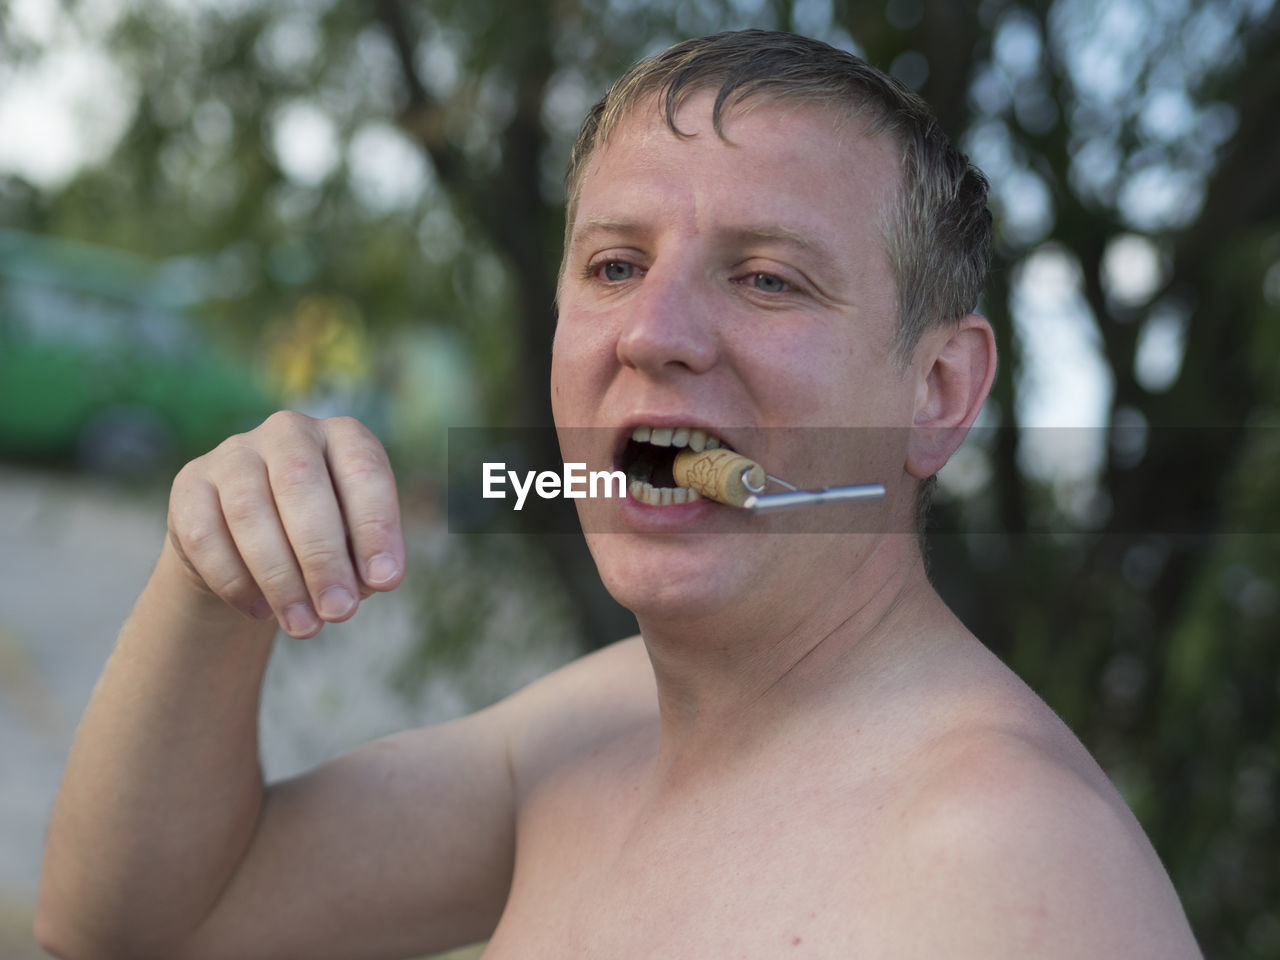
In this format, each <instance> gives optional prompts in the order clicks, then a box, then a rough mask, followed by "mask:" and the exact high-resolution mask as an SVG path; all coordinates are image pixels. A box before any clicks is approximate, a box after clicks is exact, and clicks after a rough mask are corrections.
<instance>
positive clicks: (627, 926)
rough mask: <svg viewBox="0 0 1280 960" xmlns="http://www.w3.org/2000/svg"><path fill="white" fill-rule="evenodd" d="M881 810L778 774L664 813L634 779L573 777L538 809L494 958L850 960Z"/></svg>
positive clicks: (858, 797) (874, 794)
mask: <svg viewBox="0 0 1280 960" xmlns="http://www.w3.org/2000/svg"><path fill="white" fill-rule="evenodd" d="M881 797H882V795H881V792H880V791H879V790H878V789H877V788H876V787H874V786H865V787H863V788H861V789H853V790H850V789H848V787H847V784H837V782H836V781H835V780H834V779H828V780H824V779H823V778H822V777H820V776H816V775H815V776H812V777H810V778H808V779H802V780H799V781H797V780H796V779H795V778H794V776H791V775H789V774H788V775H785V776H784V775H781V774H780V773H779V772H777V771H775V772H774V774H773V775H769V776H760V777H755V778H750V779H748V780H745V781H741V782H739V783H738V786H737V788H736V789H733V790H721V791H705V792H696V791H695V792H692V793H690V794H689V795H688V796H682V797H679V798H678V799H677V800H674V801H673V800H670V799H668V800H665V801H664V802H660V803H656V804H654V803H651V802H649V801H647V800H646V798H645V796H644V791H643V788H642V787H641V786H640V785H639V783H638V782H636V781H635V780H634V779H632V778H628V777H626V776H617V777H613V776H608V775H606V776H591V775H578V776H575V777H571V778H569V779H568V780H567V781H565V782H563V783H561V784H558V785H557V786H556V787H555V788H554V789H551V790H548V791H546V793H545V794H544V795H542V796H535V797H532V798H531V799H530V802H529V803H528V805H527V806H526V809H525V811H524V816H523V818H522V824H521V837H520V845H519V852H518V854H517V864H516V875H515V882H514V885H513V889H512V892H511V896H510V899H509V901H508V905H507V909H506V912H505V913H504V915H503V919H502V922H501V923H500V925H499V927H498V930H497V932H496V933H495V935H494V937H493V939H492V940H491V942H490V946H489V950H488V952H486V954H485V958H486V960H503V958H507V957H522V958H530V957H533V958H537V957H542V956H547V957H552V956H554V957H557V958H562V957H565V956H572V957H583V958H592V957H600V958H609V960H626V958H630V957H637V958H639V957H644V958H652V957H656V956H661V957H664V958H672V960H678V958H686V957H687V958H690V960H693V958H700V960H701V958H706V957H735V958H736V957H742V958H755V957H760V958H765V957H768V958H776V957H779V956H795V957H797V958H799V957H847V956H849V955H850V951H851V950H854V949H856V948H857V947H858V945H859V944H860V943H864V942H865V937H864V931H862V929H861V926H862V920H861V919H860V918H861V917H864V916H867V915H868V911H870V909H871V907H872V905H873V903H874V900H875V896H876V891H875V886H874V882H873V880H872V878H873V876H874V873H875V871H874V868H873V866H872V865H873V864H874V862H875V861H876V860H877V859H878V858H879V857H880V856H881V855H882V851H881V850H880V849H879V844H878V843H877V840H876V838H877V837H878V836H880V835H882V833H883V831H881V830H880V829H878V826H877V821H878V820H879V819H880V818H882V817H883V815H884V811H883V803H882V799H881ZM859 903H865V904H866V905H867V908H868V910H861V909H860V908H859V907H858V904H859Z"/></svg>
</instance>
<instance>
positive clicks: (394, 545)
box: [168, 411, 405, 637]
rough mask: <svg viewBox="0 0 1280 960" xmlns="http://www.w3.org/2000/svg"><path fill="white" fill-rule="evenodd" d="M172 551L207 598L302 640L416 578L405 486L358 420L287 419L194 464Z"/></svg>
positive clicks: (177, 487)
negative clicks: (405, 520)
mask: <svg viewBox="0 0 1280 960" xmlns="http://www.w3.org/2000/svg"><path fill="white" fill-rule="evenodd" d="M168 546H169V547H171V548H172V550H173V551H174V552H175V553H176V555H177V557H178V558H179V559H180V560H181V561H182V563H183V564H184V566H185V567H186V570H187V571H188V572H189V574H190V577H191V582H192V584H193V585H194V586H195V587H196V588H197V589H198V590H202V591H207V592H208V593H211V594H213V595H215V596H217V597H219V598H221V599H222V600H224V601H225V602H226V603H227V604H228V605H229V606H230V607H231V608H232V609H234V610H236V611H239V612H240V613H241V614H243V615H245V616H249V617H253V618H256V619H259V620H269V619H271V618H272V617H275V618H276V619H277V620H278V621H279V623H280V625H281V627H282V628H283V629H284V630H285V632H286V633H288V634H289V635H290V636H293V637H310V636H314V635H315V634H317V633H318V632H319V631H320V629H321V627H322V626H323V625H324V623H325V622H326V621H328V622H338V621H342V620H346V619H348V618H349V617H351V615H352V614H354V613H355V611H356V608H357V607H358V606H359V603H360V600H362V599H363V598H365V597H367V596H369V595H370V594H371V593H374V592H379V591H387V590H391V589H394V588H395V587H396V586H397V585H398V584H399V583H400V580H401V578H402V576H403V574H404V561H405V557H404V539H403V535H402V533H401V529H400V509H399V502H398V500H397V498H396V486H395V478H394V476H393V475H392V472H391V467H390V464H389V463H388V461H387V455H386V452H385V451H384V450H383V448H382V444H381V443H380V442H379V441H378V439H377V438H376V437H375V436H374V435H373V434H372V433H371V432H370V431H369V430H368V429H367V428H366V427H365V426H364V425H363V424H361V423H360V422H359V421H357V420H354V419H352V418H350V417H336V418H332V419H326V420H317V419H314V418H312V417H308V416H306V415H304V414H301V413H296V412H293V411H282V412H280V413H276V414H273V415H272V416H270V417H269V418H267V420H266V421H264V422H263V423H262V424H261V425H260V426H258V427H257V428H256V429H254V430H251V431H249V432H248V433H243V434H237V435H236V436H233V437H230V438H228V439H227V440H225V441H223V442H222V443H221V444H219V445H218V446H217V447H216V448H215V449H214V450H212V451H210V452H209V453H207V454H205V455H204V456H202V457H198V458H197V459H195V460H192V461H191V462H190V463H188V464H187V465H186V466H185V467H183V469H182V470H181V471H180V472H179V473H178V476H177V477H176V478H175V480H174V482H173V489H172V491H171V494H170V498H169V536H168Z"/></svg>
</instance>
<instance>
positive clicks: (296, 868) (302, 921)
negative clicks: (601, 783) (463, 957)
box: [184, 708, 515, 960]
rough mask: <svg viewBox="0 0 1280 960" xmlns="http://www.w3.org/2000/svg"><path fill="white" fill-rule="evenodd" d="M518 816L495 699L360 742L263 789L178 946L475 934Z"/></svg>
mask: <svg viewBox="0 0 1280 960" xmlns="http://www.w3.org/2000/svg"><path fill="white" fill-rule="evenodd" d="M514 823H515V818H514V810H513V802H512V791H511V778H510V775H509V766H508V762H507V756H506V730H505V728H504V724H503V722H502V711H501V710H500V709H499V708H491V710H489V711H482V712H481V713H478V714H475V715H473V716H470V717H466V718H464V719H461V720H457V721H453V722H451V723H447V724H442V725H440V726H436V727H429V728H423V729H420V730H413V731H408V732H405V733H402V734H398V735H396V736H393V737H389V738H387V739H385V740H380V741H377V742H375V743H372V744H369V745H367V746H364V747H361V748H360V749H357V750H355V751H353V752H352V753H350V754H347V755H345V756H343V757H340V758H338V759H336V760H334V761H331V762H329V763H327V764H324V765H323V766H321V767H318V768H316V769H315V770H313V771H311V772H309V773H306V774H304V775H302V776H300V777H297V778H295V779H292V780H288V781H284V782H282V783H279V784H275V785H273V786H271V787H270V788H269V789H268V790H267V793H266V798H265V801H264V805H263V808H262V812H261V816H260V818H259V822H258V827H257V830H256V832H255V834H254V838H253V842H252V843H251V844H250V846H249V850H248V852H247V854H246V856H245V859H244V860H243V862H242V863H241V864H240V866H239V867H238V869H237V870H236V873H235V874H234V875H233V877H232V879H231V881H230V882H229V884H228V886H227V889H226V890H225V891H224V892H223V894H222V896H221V898H220V899H219V901H218V903H217V905H216V906H215V908H214V910H213V912H212V913H211V915H210V916H209V918H208V919H207V920H206V922H205V923H204V924H203V926H202V927H201V928H200V930H199V931H197V934H196V937H195V940H194V942H193V944H192V945H191V948H190V950H189V951H186V952H184V956H191V957H194V958H204V957H209V958H214V957H227V958H230V957H234V958H237V960H253V958H259V957H261V958H284V957H299V956H305V957H308V958H309V960H323V958H325V957H351V956H361V957H381V956H388V957H396V956H410V955H416V954H421V953H427V952H433V951H436V950H439V949H445V948H447V947H450V946H456V945H459V944H462V943H469V942H473V941H475V940H479V939H483V938H484V937H485V936H487V935H488V933H489V932H490V931H491V930H492V928H493V925H494V923H495V922H496V920H497V918H498V916H499V914H500V913H501V910H502V906H503V903H504V900H505V897H506V891H507V886H508V883H509V880H510V875H511V861H512V857H513V851H514V830H515V827H514Z"/></svg>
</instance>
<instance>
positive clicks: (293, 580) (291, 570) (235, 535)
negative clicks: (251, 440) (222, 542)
mask: <svg viewBox="0 0 1280 960" xmlns="http://www.w3.org/2000/svg"><path fill="white" fill-rule="evenodd" d="M213 482H214V486H215V487H216V488H217V492H218V501H219V506H220V509H221V512H222V516H223V518H224V521H225V523H226V525H227V529H228V531H229V532H230V534H231V539H232V541H233V542H234V544H235V548H236V550H237V552H238V553H239V555H240V557H241V559H242V561H243V562H244V565H245V566H246V567H247V568H248V570H249V573H250V575H251V576H252V577H253V580H254V582H255V583H256V584H257V586H258V589H259V590H261V591H262V594H263V596H264V597H266V600H267V602H268V603H269V604H270V605H271V609H272V610H273V611H274V612H275V615H276V619H278V620H279V621H280V625H281V627H283V628H284V630H285V632H286V633H288V634H289V635H290V636H292V637H299V638H302V637H312V636H315V635H316V634H317V633H319V631H320V627H321V626H322V622H321V620H320V618H319V617H318V616H317V615H316V611H315V607H314V606H313V604H312V600H311V596H310V594H309V593H308V590H307V585H306V582H305V580H304V578H303V575H302V571H301V569H300V568H299V566H298V561H297V559H296V557H295V556H294V552H293V548H292V546H291V545H290V543H289V539H288V537H287V536H286V534H285V529H284V525H283V523H282V522H281V519H280V516H279V514H278V512H277V508H276V503H275V498H274V497H273V495H272V490H271V484H270V479H269V476H268V470H267V466H266V464H265V463H263V461H262V458H261V457H260V456H258V454H257V453H256V451H254V450H252V449H251V448H249V447H244V448H242V449H240V450H235V451H230V452H228V453H227V454H226V455H224V457H223V459H222V460H221V461H220V465H219V467H218V470H217V472H216V474H215V475H214V477H213Z"/></svg>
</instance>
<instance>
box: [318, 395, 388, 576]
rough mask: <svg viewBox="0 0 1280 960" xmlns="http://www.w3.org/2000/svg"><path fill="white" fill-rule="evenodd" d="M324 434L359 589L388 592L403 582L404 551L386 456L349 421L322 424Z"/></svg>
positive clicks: (367, 434)
mask: <svg viewBox="0 0 1280 960" xmlns="http://www.w3.org/2000/svg"><path fill="white" fill-rule="evenodd" d="M326 429H327V432H328V440H327V442H326V446H325V449H326V459H327V460H328V463H329V475H330V477H331V478H332V480H333V485H334V489H335V491H336V493H337V496H338V502H339V505H340V507H341V510H342V514H343V517H344V518H345V520H346V528H347V535H348V537H349V538H350V552H351V556H352V558H353V559H354V561H355V564H356V567H357V570H358V572H359V575H360V579H361V581H362V584H363V586H364V587H365V588H367V589H368V590H375V591H384V590H393V589H395V587H396V586H397V585H398V584H399V583H400V581H401V579H402V578H403V577H404V567H405V551H404V534H403V531H402V529H401V526H400V499H399V497H398V496H397V494H396V481H395V474H394V473H393V472H392V470H391V464H390V463H389V462H388V460H387V454H386V451H385V450H384V449H383V447H382V444H381V443H380V442H379V441H378V438H377V437H375V436H374V435H373V434H372V433H371V432H370V431H369V430H368V428H366V427H365V426H364V425H363V424H361V423H360V422H359V421H357V420H353V419H351V418H349V417H343V418H338V419H335V420H331V421H327V422H326ZM362 592H363V591H362Z"/></svg>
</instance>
